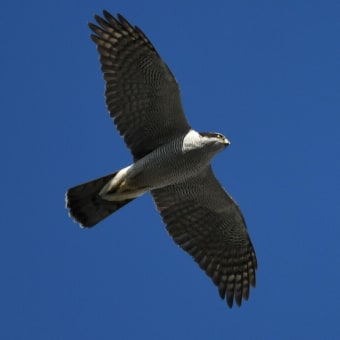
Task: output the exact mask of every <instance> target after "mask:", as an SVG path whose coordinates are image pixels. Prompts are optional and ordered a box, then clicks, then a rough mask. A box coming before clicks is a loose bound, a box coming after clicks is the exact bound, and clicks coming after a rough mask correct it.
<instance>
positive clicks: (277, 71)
mask: <svg viewBox="0 0 340 340" xmlns="http://www.w3.org/2000/svg"><path fill="white" fill-rule="evenodd" d="M104 8H105V9H108V10H109V11H111V12H112V13H117V12H121V13H122V14H123V15H124V16H126V18H127V19H128V20H129V21H131V22H132V23H133V24H136V25H138V26H139V27H141V28H142V29H143V31H144V32H145V33H146V34H147V36H148V37H149V38H150V39H151V41H152V42H153V43H154V45H155V46H156V48H157V49H158V51H159V53H160V54H161V55H162V57H163V59H164V60H165V61H166V62H167V64H168V65H169V66H170V68H171V69H172V70H173V72H174V74H175V75H176V78H177V80H178V81H179V83H180V86H181V92H182V99H183V105H184V108H185V111H186V114H187V116H188V119H189V121H190V123H191V125H192V126H193V127H194V128H195V129H197V130H199V131H219V132H222V133H223V134H225V135H226V136H227V137H228V139H230V140H231V143H232V144H231V146H230V147H229V148H227V149H226V150H225V151H224V152H223V153H221V154H219V155H218V156H217V157H216V159H215V160H214V162H213V167H214V170H215V172H216V174H217V176H218V178H219V179H220V180H221V182H222V183H223V185H224V186H225V187H226V188H227V189H228V191H229V192H230V193H231V194H232V196H233V197H234V198H235V199H236V200H237V202H238V203H239V205H240V206H241V208H242V211H243V212H244V215H245V218H246V221H247V224H248V229H249V233H250V235H251V238H252V241H253V244H254V246H255V249H256V252H257V257H258V262H259V269H258V271H257V287H256V289H252V291H251V296H250V299H249V301H248V302H245V303H244V304H243V305H242V307H241V308H237V307H234V308H233V309H231V310H230V309H228V308H227V307H226V304H225V302H223V301H222V300H220V298H219V296H218V293H217V289H216V288H215V287H214V285H213V284H212V283H211V282H210V279H208V278H207V277H206V276H205V274H204V273H203V272H202V271H201V270H200V269H199V268H198V266H197V265H196V264H195V263H194V262H193V261H192V260H191V258H190V257H189V256H188V255H187V254H186V253H184V252H183V251H182V250H181V249H179V248H178V247H177V246H176V245H175V244H174V242H173V241H172V240H171V238H170V237H169V236H168V235H167V232H166V229H165V227H164V226H163V224H162V222H161V219H160V217H159V215H158V213H157V212H156V210H155V208H154V205H153V203H152V200H151V198H150V196H149V195H146V196H145V197H142V198H140V199H138V200H136V201H135V202H133V203H131V204H130V205H129V206H127V207H125V208H124V209H122V210H121V211H119V212H118V213H116V214H115V215H114V216H112V217H111V218H109V219H107V220H106V221H105V222H103V223H101V224H100V225H99V226H97V227H96V228H94V229H91V230H82V229H80V228H79V227H78V226H77V225H76V224H75V223H73V222H72V220H71V219H70V218H69V217H68V214H67V211H66V210H65V207H64V194H65V191H66V190H67V188H68V187H71V186H73V185H76V184H79V183H81V182H84V181H87V180H90V179H93V178H96V177H99V176H102V175H104V174H107V173H109V172H111V171H113V170H117V169H120V168H121V167H123V166H126V165H128V164H129V163H130V162H131V156H130V154H129V152H128V150H127V149H126V147H125V145H124V143H123V141H122V140H121V138H120V137H119V135H118V133H117V132H116V130H115V128H114V125H113V124H112V122H111V120H110V119H109V116H108V114H107V112H106V109H105V104H104V82H103V80H102V75H101V72H100V67H99V61H98V54H97V51H96V49H95V45H94V44H93V42H91V40H90V39H89V34H90V31H89V29H88V27H87V22H88V21H92V18H93V14H94V13H101V11H102V9H104ZM339 17H340V3H339V2H338V1H327V0H326V1H313V0H312V1H303V0H298V1H292V0H288V1H256V2H255V1H244V0H242V1H186V2H184V1H179V0H172V1H156V0H149V1H148V0H146V1H139V0H138V1H137V0H124V1H118V0H117V1H101V0H98V1H65V0H59V1H48V2H47V1H41V0H36V1H21V2H19V1H8V0H7V1H2V2H1V4H0V19H1V20H0V25H1V32H2V34H1V37H0V40H1V47H2V48H1V57H0V58H1V80H0V82H1V89H2V91H1V92H2V100H1V103H2V110H1V112H2V123H1V124H0V140H1V144H0V145H1V155H2V166H1V176H2V179H3V180H2V185H1V187H2V188H1V192H2V195H1V198H0V200H1V207H2V208H1V214H0V223H1V227H2V235H1V239H0V265H1V272H2V275H1V280H0V288H1V289H0V319H1V324H2V325H1V328H0V338H1V339H36V340H38V339H51V340H54V339H83V340H85V339H227V338H228V339H245V338H252V339H293V338H296V339H335V338H336V337H337V336H338V337H339V327H338V322H339V317H340V313H339V303H340V290H339V288H338V285H339V283H338V282H339V280H340V274H339V267H340V250H339V240H340V218H339V215H340V214H339V207H340V205H339V203H340V202H339V191H340V184H339V174H340V157H339V148H340V130H339V126H340V42H339V32H340V20H339Z"/></svg>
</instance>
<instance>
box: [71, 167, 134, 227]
mask: <svg viewBox="0 0 340 340" xmlns="http://www.w3.org/2000/svg"><path fill="white" fill-rule="evenodd" d="M117 173H118V172H115V173H112V174H109V175H106V176H104V177H100V178H97V179H95V180H93V181H90V182H87V183H83V184H80V185H77V186H76V187H73V188H71V189H69V190H68V191H67V193H66V207H67V208H68V209H69V211H70V216H72V217H73V218H74V219H75V220H76V221H77V222H79V223H80V224H81V225H82V226H83V227H87V228H89V227H93V226H94V225H96V224H97V223H98V222H100V221H102V220H103V219H104V218H106V217H108V216H109V215H111V214H112V213H114V212H115V211H117V210H118V209H120V208H121V207H123V206H124V205H126V204H127V203H129V202H131V201H132V200H133V198H130V199H126V200H121V201H107V200H103V199H102V198H101V197H100V196H99V193H100V191H101V189H102V188H103V187H104V186H105V184H107V183H108V182H109V181H110V180H111V179H112V178H114V177H115V176H116V174H117Z"/></svg>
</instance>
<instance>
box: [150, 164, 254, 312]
mask: <svg viewBox="0 0 340 340" xmlns="http://www.w3.org/2000/svg"><path fill="white" fill-rule="evenodd" d="M151 193H152V196H153V198H154V200H155V202H156V205H157V208H158V210H159V211H160V213H161V215H162V217H163V220H164V222H165V223H166V224H167V229H168V231H169V233H170V235H171V236H172V238H173V239H174V241H175V242H176V243H178V245H179V246H180V247H181V248H183V249H184V250H186V251H187V252H188V253H189V254H190V255H191V256H192V257H193V258H194V259H195V261H196V262H197V263H198V264H199V266H200V267H201V268H202V269H203V270H205V272H206V273H207V274H208V275H209V276H210V277H211V279H212V280H213V282H214V283H215V285H216V286H217V287H218V290H219V293H220V296H221V297H222V298H223V299H224V298H225V299H226V301H227V303H228V305H229V306H230V307H232V305H233V301H234V299H235V301H236V303H237V305H241V302H242V298H244V299H245V300H247V299H248V297H249V286H250V285H252V286H254V287H255V270H256V268H257V260H256V255H255V251H254V248H253V246H252V243H251V241H250V238H249V235H248V232H247V229H246V225H245V221H244V219H243V216H242V213H241V211H240V209H239V207H238V205H237V204H236V203H235V202H234V201H233V199H232V198H231V197H230V196H229V195H228V193H227V192H226V191H225V190H224V189H223V187H222V186H221V184H220V183H219V182H218V181H217V179H216V177H215V176H214V174H213V172H212V170H211V167H210V166H209V168H207V169H206V170H204V171H203V173H202V174H201V176H200V177H196V178H192V179H190V180H188V181H186V182H183V183H179V184H176V185H171V186H168V187H164V188H161V189H157V190H152V191H151Z"/></svg>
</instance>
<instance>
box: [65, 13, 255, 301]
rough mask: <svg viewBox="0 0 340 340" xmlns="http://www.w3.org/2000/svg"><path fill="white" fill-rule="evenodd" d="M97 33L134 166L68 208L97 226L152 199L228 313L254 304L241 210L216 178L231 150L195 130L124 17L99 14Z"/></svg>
mask: <svg viewBox="0 0 340 340" xmlns="http://www.w3.org/2000/svg"><path fill="white" fill-rule="evenodd" d="M95 19H96V22H97V24H93V23H89V27H90V29H91V30H92V31H93V32H94V34H92V35H91V38H92V40H93V41H94V42H95V44H96V45H97V49H98V52H99V55H100V62H101V69H102V71H103V74H104V80H105V83H106V89H105V97H106V104H107V108H108V111H109V112H110V115H111V117H112V118H113V120H114V123H115V125H116V127H117V129H118V131H119V133H120V134H121V135H122V137H123V138H124V141H125V143H126V145H127V147H128V148H129V149H130V151H131V153H132V156H133V159H134V162H133V163H132V164H131V165H129V166H128V167H126V168H124V169H121V170H119V171H116V172H113V173H111V174H109V175H106V176H104V177H101V178H98V179H95V180H93V181H90V182H87V183H84V184H81V185H78V186H75V187H73V188H71V189H69V190H68V191H67V193H66V206H67V208H68V209H69V213H70V215H71V217H73V218H74V219H75V220H76V221H77V222H78V223H80V225H81V226H83V227H92V226H94V225H96V224H97V223H99V222H100V221H102V220H103V219H105V218H106V217H108V216H109V215H111V214H112V213H114V212H115V211H117V210H118V209H120V208H122V207H123V206H125V205H126V204H127V203H129V202H131V201H132V200H133V199H135V198H137V197H139V196H141V195H143V194H145V193H147V192H150V193H151V196H152V198H153V200H154V202H155V204H156V206H157V209H158V211H159V212H160V214H161V216H162V219H163V221H164V223H165V224H166V227H167V230H168V232H169V234H170V235H171V237H172V238H173V239H174V241H175V242H176V243H177V244H178V245H179V246H180V247H181V248H182V249H184V250H185V251H187V252H188V253H189V254H190V255H191V256H192V257H193V259H194V260H195V261H196V262H197V263H198V265H199V266H200V267H201V268H202V269H203V270H204V271H205V272H206V274H207V275H208V276H210V278H211V279H212V281H213V282H214V284H215V285H216V286H217V287H218V291H219V294H220V296H221V298H222V299H225V300H226V302H227V304H228V305H229V307H232V305H233V302H234V301H235V302H236V304H237V305H239V306H240V305H241V303H242V298H243V299H245V300H248V297H249V290H250V285H251V286H254V287H255V270H256V268H257V260H256V255H255V251H254V248H253V246H252V243H251V240H250V238H249V235H248V232H247V229H246V223H245V220H244V218H243V216H242V213H241V210H240V209H239V207H238V205H237V204H236V203H235V201H234V200H233V199H232V198H231V196H230V195H229V194H228V193H227V192H226V191H225V190H224V188H223V187H222V186H221V184H220V183H219V181H218V180H217V179H216V177H215V175H214V173H213V171H212V169H211V165H210V163H211V160H212V159H213V157H214V156H215V155H216V154H217V153H219V152H220V151H222V150H224V149H225V148H226V147H227V146H228V145H229V144H230V143H229V141H228V139H227V138H226V137H225V136H223V135H222V134H220V133H215V132H197V131H195V130H193V129H192V128H191V127H190V125H189V123H188V121H187V119H186V117H185V115H184V111H183V108H182V104H181V98H180V91H179V87H178V84H177V82H176V79H175V77H174V75H173V74H172V72H171V71H170V69H169V67H168V66H167V65H166V64H165V63H164V62H163V60H162V59H161V57H160V56H159V54H158V52H157V51H156V49H155V47H154V46H153V45H152V43H151V42H150V40H149V39H148V38H147V37H146V35H145V34H144V33H143V32H142V30H141V29H140V28H138V27H137V26H133V25H131V24H130V23H129V22H128V21H127V20H126V19H125V18H124V17H123V16H122V15H120V14H118V15H117V17H116V18H115V17H114V16H112V15H111V14H110V13H109V12H107V11H105V10H104V11H103V17H100V16H97V15H95Z"/></svg>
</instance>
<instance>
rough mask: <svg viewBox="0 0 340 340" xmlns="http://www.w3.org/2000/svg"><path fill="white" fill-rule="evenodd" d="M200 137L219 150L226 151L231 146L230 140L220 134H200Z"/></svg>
mask: <svg viewBox="0 0 340 340" xmlns="http://www.w3.org/2000/svg"><path fill="white" fill-rule="evenodd" d="M199 134H200V136H201V137H202V138H203V140H206V141H207V142H208V143H209V144H213V145H215V146H216V148H217V149H224V148H226V147H227V146H228V145H230V142H229V140H228V139H227V138H226V137H225V136H223V135H222V134H221V133H218V132H200V133H199Z"/></svg>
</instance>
